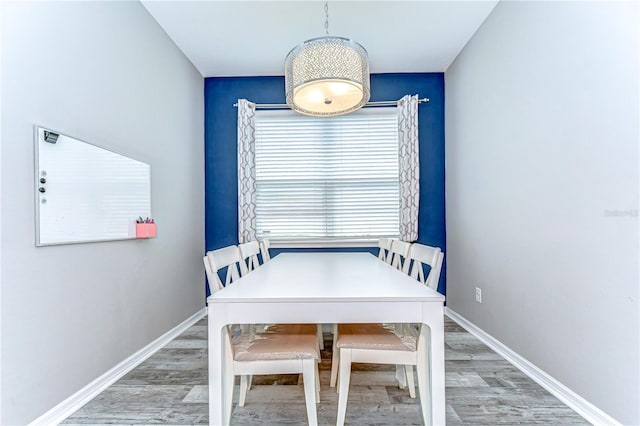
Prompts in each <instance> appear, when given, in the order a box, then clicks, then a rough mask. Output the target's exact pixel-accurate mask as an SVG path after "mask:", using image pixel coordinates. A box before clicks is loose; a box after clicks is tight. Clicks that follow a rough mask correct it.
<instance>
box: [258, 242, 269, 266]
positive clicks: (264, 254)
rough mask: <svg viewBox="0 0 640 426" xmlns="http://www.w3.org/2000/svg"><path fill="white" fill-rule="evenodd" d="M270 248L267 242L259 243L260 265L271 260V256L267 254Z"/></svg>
mask: <svg viewBox="0 0 640 426" xmlns="http://www.w3.org/2000/svg"><path fill="white" fill-rule="evenodd" d="M270 247H271V243H270V242H269V240H262V241H260V253H261V254H262V263H264V262H268V261H270V260H271V254H270V253H269V248H270Z"/></svg>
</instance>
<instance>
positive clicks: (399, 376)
mask: <svg viewBox="0 0 640 426" xmlns="http://www.w3.org/2000/svg"><path fill="white" fill-rule="evenodd" d="M396 380H397V381H398V389H404V388H405V387H406V386H407V373H406V370H405V369H404V365H400V364H396Z"/></svg>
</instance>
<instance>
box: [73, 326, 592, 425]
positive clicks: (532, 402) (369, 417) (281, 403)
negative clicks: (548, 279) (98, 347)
mask: <svg viewBox="0 0 640 426" xmlns="http://www.w3.org/2000/svg"><path fill="white" fill-rule="evenodd" d="M445 339H446V346H445V348H446V352H445V362H446V402H447V406H446V414H447V424H448V425H511V424H547V425H563V424H571V425H576V424H588V423H587V422H586V421H585V420H584V419H583V418H582V417H580V416H579V415H577V414H576V413H575V412H574V411H572V410H571V409H570V408H569V407H567V406H566V405H564V404H563V403H562V402H560V401H559V400H558V399H557V398H555V397H554V396H552V395H551V394H549V392H547V391H546V390H544V389H543V388H542V387H540V386H539V385H538V384H536V383H535V382H533V381H532V380H531V379H529V378H528V377H527V376H525V375H524V374H523V373H521V372H520V371H519V370H518V369H517V368H515V367H514V366H513V365H511V364H510V363H508V362H507V361H505V360H504V359H503V358H502V357H500V356H499V355H498V354H496V353H495V352H493V351H492V350H491V349H489V348H488V347H487V346H485V345H484V344H483V343H481V342H480V341H479V340H478V339H476V338H475V337H474V336H472V335H471V334H469V333H467V332H466V331H465V330H464V329H462V328H461V327H460V326H458V325H457V324H456V323H454V322H453V321H451V320H450V319H448V318H446V321H445ZM325 340H326V344H325V346H326V347H327V349H328V350H326V351H323V353H322V363H321V365H320V382H321V395H320V399H321V403H320V404H319V405H318V422H319V424H321V425H331V424H335V421H336V407H337V402H338V398H337V394H336V392H335V389H334V388H329V371H330V368H331V344H330V336H329V335H326V336H325ZM394 375H395V367H393V366H375V365H365V364H354V366H353V372H352V376H351V387H350V390H349V400H348V404H347V418H346V423H347V424H353V425H420V424H422V422H421V417H420V406H419V403H418V399H417V398H416V399H411V398H410V397H409V393H408V391H407V390H401V389H398V387H397V385H396V382H395V379H394ZM297 381H298V378H297V375H278V376H256V377H254V387H253V388H252V390H251V391H249V394H248V396H247V403H246V405H245V406H244V407H238V406H237V405H236V404H237V400H238V397H237V394H238V385H236V388H235V393H234V404H233V415H232V418H231V424H232V425H303V424H306V410H305V404H304V392H303V389H302V385H298V384H297ZM206 385H207V320H206V318H205V319H202V320H200V321H198V322H197V323H196V324H195V325H193V326H192V327H190V328H189V329H188V330H187V331H185V332H184V333H183V334H182V335H180V336H179V337H177V338H176V339H175V340H173V341H172V342H170V343H169V344H168V345H167V346H165V347H164V348H163V349H161V350H160V351H158V352H157V353H156V354H154V355H153V356H151V357H150V358H149V359H147V360H146V361H145V362H143V363H142V364H140V365H139V366H138V367H136V368H135V369H133V370H132V371H131V372H129V373H128V374H127V375H126V376H124V377H123V378H122V379H120V380H119V381H118V382H116V383H115V384H114V385H112V386H110V387H109V388H108V389H107V390H105V391H104V392H102V393H101V394H100V395H98V396H97V397H96V398H94V399H93V400H91V401H90V402H89V403H87V404H86V405H85V406H83V407H82V408H81V409H79V410H78V411H76V412H75V413H74V414H73V415H72V416H70V417H69V418H68V419H66V420H65V421H64V422H63V423H64V424H171V425H195V424H207V423H208V412H207V410H208V404H207V386H206Z"/></svg>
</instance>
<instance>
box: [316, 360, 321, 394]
mask: <svg viewBox="0 0 640 426" xmlns="http://www.w3.org/2000/svg"><path fill="white" fill-rule="evenodd" d="M319 363H320V360H318V361H316V363H315V364H316V404H320V369H319V368H318V364H319Z"/></svg>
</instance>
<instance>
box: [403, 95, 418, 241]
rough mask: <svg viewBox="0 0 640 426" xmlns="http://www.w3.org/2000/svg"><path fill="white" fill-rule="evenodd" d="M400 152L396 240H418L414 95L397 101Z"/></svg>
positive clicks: (416, 130)
mask: <svg viewBox="0 0 640 426" xmlns="http://www.w3.org/2000/svg"><path fill="white" fill-rule="evenodd" d="M398 139H399V143H398V145H399V149H400V152H399V154H400V240H402V241H411V242H413V241H416V240H417V239H418V205H419V202H420V164H419V161H418V95H413V96H411V95H406V96H405V97H403V98H402V99H400V100H399V101H398Z"/></svg>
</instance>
